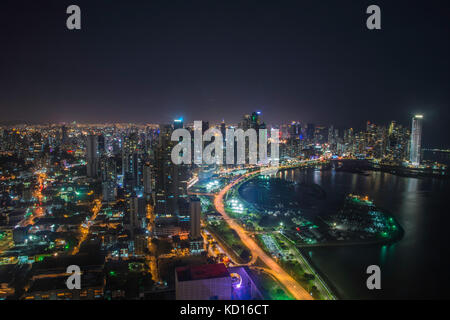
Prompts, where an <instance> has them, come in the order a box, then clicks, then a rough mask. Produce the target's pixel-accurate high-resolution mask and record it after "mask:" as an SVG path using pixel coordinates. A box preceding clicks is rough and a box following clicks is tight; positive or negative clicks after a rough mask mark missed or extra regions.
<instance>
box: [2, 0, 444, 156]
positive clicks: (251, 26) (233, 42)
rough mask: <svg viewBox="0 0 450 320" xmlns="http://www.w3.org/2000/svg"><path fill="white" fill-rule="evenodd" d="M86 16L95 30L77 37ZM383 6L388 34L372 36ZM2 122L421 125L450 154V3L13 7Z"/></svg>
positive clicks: (8, 8)
mask: <svg viewBox="0 0 450 320" xmlns="http://www.w3.org/2000/svg"><path fill="white" fill-rule="evenodd" d="M70 4H77V5H79V6H80V7H81V14H82V22H81V24H82V30H80V31H70V30H68V29H67V28H66V18H67V17H68V15H67V14H66V8H67V6H68V5H70ZM370 4H377V5H379V6H380V7H381V16H382V30H375V31H370V30H368V29H367V28H366V18H367V17H368V15H367V14H366V13H365V12H366V8H367V6H368V5H370ZM0 40H1V42H0V111H1V119H0V120H1V121H8V120H24V121H42V122H49V121H51V122H62V121H73V120H76V121H79V122H107V121H119V122H125V121H134V122H150V123H161V122H169V121H171V119H173V118H175V117H179V116H183V117H184V118H185V120H186V121H193V120H209V121H211V122H215V121H221V120H222V119H225V121H226V122H236V121H238V120H239V119H241V117H242V115H243V114H244V113H250V112H252V111H254V110H261V111H262V112H263V117H264V120H265V121H266V122H268V123H274V124H276V123H280V122H287V121H291V120H299V121H302V122H313V123H316V124H324V125H329V124H334V125H335V126H338V127H350V126H351V127H364V125H365V122H366V121H367V120H371V121H373V122H375V123H379V124H387V123H388V122H389V121H390V120H397V121H399V122H400V123H403V124H405V125H410V118H411V116H412V115H413V114H414V113H423V114H424V116H425V122H424V145H425V146H426V147H450V138H449V137H450V134H449V133H450V125H449V124H450V111H449V107H450V81H449V75H450V72H449V71H450V67H449V57H450V1H437V0H430V1H425V0H422V1H411V0H408V1H399V0H395V1H394V0H390V1H362V0H361V1H357V0H339V1H338V0H335V1H325V0H311V1H301V0H296V1H284V0H276V1H275V0H273V1H245V0H240V1H234V0H227V1H222V0H208V1H195V0H183V1H173V0H164V1H154V0H146V1H144V0H142V1H136V0H135V1H130V0H127V1H123V0H114V1H113V0H109V1H99V0H90V1H79V0H71V1H63V0H55V1H49V0H42V1H20V0H14V1H9V0H7V1H2V4H1V7H0Z"/></svg>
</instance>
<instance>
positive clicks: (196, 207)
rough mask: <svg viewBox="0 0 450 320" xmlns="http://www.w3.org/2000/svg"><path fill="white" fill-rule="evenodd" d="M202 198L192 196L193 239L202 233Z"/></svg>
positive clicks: (191, 234) (191, 235)
mask: <svg viewBox="0 0 450 320" xmlns="http://www.w3.org/2000/svg"><path fill="white" fill-rule="evenodd" d="M201 208H202V207H201V203H200V199H199V198H198V197H192V198H191V203H190V215H191V219H190V220H191V233H190V237H191V239H198V238H200V237H201V234H200V216H201V213H202V209H201Z"/></svg>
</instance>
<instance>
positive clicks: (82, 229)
mask: <svg viewBox="0 0 450 320" xmlns="http://www.w3.org/2000/svg"><path fill="white" fill-rule="evenodd" d="M101 208H102V201H101V199H95V200H94V207H93V208H92V216H91V218H90V219H89V221H88V223H87V224H86V227H83V226H82V225H81V226H80V233H81V237H80V241H79V242H78V244H77V245H76V246H75V247H74V248H73V251H72V255H76V254H77V253H78V252H79V251H80V247H81V245H82V244H83V242H84V241H86V239H87V236H88V235H89V230H90V227H91V224H92V223H93V222H94V221H95V219H96V218H97V214H98V213H99V212H100V209H101Z"/></svg>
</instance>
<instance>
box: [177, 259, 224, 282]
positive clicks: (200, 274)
mask: <svg viewBox="0 0 450 320" xmlns="http://www.w3.org/2000/svg"><path fill="white" fill-rule="evenodd" d="M175 272H176V273H177V278H178V281H192V280H205V279H214V278H225V277H230V273H229V272H228V270H227V268H226V267H225V265H224V264H223V263H217V264H203V265H198V266H187V267H178V268H176V269H175Z"/></svg>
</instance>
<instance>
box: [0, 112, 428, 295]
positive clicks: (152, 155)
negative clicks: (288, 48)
mask: <svg viewBox="0 0 450 320" xmlns="http://www.w3.org/2000/svg"><path fill="white" fill-rule="evenodd" d="M211 127H215V128H217V129H219V130H220V131H221V132H222V133H223V138H224V139H225V130H226V129H227V128H228V127H233V128H236V127H237V128H242V129H243V130H248V129H256V130H259V129H267V131H268V132H270V130H271V129H278V130H279V132H280V141H281V145H280V155H281V158H282V159H289V158H296V159H311V158H313V159H314V158H323V159H331V158H333V157H339V158H351V159H359V158H363V159H378V160H380V161H386V162H391V163H395V164H399V165H400V164H402V163H412V164H414V165H418V164H419V163H420V155H421V146H420V135H421V124H420V119H419V118H418V117H417V116H416V117H415V118H414V120H413V127H412V133H411V131H410V129H409V127H405V126H402V125H400V124H397V123H396V122H394V121H393V122H391V123H390V124H389V125H388V126H378V125H375V124H373V123H371V122H367V126H366V130H364V131H356V130H353V129H351V128H350V129H344V130H342V129H340V130H339V129H337V128H335V127H334V126H330V127H324V126H318V125H314V124H311V123H308V124H306V125H304V124H302V123H300V122H292V123H290V124H287V125H281V126H270V125H266V123H264V122H263V121H262V119H261V113H260V112H253V113H252V114H251V115H245V116H244V117H243V119H242V121H241V122H239V123H238V124H237V125H227V124H225V122H223V121H222V123H219V124H217V125H212V126H211ZM179 128H186V129H188V130H191V132H192V130H193V126H192V124H185V123H184V122H183V119H176V120H175V121H174V122H173V123H171V124H163V125H156V124H142V125H137V124H89V125H88V124H78V123H75V122H74V123H68V124H63V125H61V124H50V125H9V126H4V127H2V128H1V130H0V135H1V139H0V192H1V193H0V280H1V283H0V285H1V287H0V298H6V297H14V298H22V299H53V298H58V299H59V298H61V299H72V298H74V299H75V298H76V299H82V298H89V299H91V298H102V299H103V298H138V297H140V298H142V297H145V296H146V295H148V294H150V295H151V294H155V292H157V293H158V294H164V292H166V291H167V290H168V291H169V292H170V288H172V289H173V288H174V284H173V280H174V279H173V272H172V277H169V278H172V283H171V284H170V283H169V284H167V281H166V279H167V277H162V276H161V275H163V274H164V270H162V269H164V268H163V267H161V265H160V264H159V263H158V261H159V260H158V259H159V258H161V257H169V258H170V257H192V256H197V258H198V259H200V261H203V262H205V263H206V262H207V259H209V258H211V254H210V251H209V246H210V244H211V241H210V240H211V236H210V235H207V236H205V235H204V234H203V233H202V227H201V223H202V213H204V212H203V211H204V209H205V207H208V206H211V202H208V201H207V200H205V199H202V201H200V200H199V198H197V197H196V196H195V194H189V193H188V189H189V188H190V187H192V186H193V185H194V184H196V183H197V182H199V181H200V182H202V181H203V182H205V188H204V190H203V191H202V192H204V193H206V194H208V193H211V192H217V190H219V189H220V187H221V183H219V181H218V180H216V181H212V180H211V179H213V178H214V177H217V176H218V175H220V172H227V170H230V169H236V166H234V165H225V164H224V165H223V166H221V167H218V166H203V165H194V164H192V165H187V164H181V165H174V164H173V163H172V161H171V151H172V148H173V146H174V145H175V144H176V143H177V141H172V139H171V136H172V132H173V131H174V130H176V129H179ZM208 128H210V125H209V122H206V121H202V132H203V133H204V132H205V131H206V130H208ZM227 143H230V142H229V141H226V139H225V141H224V144H223V146H224V148H226V145H227ZM247 150H248V147H247ZM410 160H411V161H410ZM237 167H238V168H237V169H240V168H242V169H245V167H246V165H240V166H237ZM232 179H233V176H232V175H231V176H230V177H228V176H226V178H225V180H224V181H225V182H226V181H231V180H232ZM200 189H201V188H200ZM200 189H198V190H200ZM217 256H218V257H222V258H223V256H224V253H223V252H220V253H219V254H217ZM202 259H203V260H202ZM209 262H211V263H215V262H222V260H221V259H219V260H217V259H215V260H214V259H212V260H211V261H209ZM68 265H78V266H80V267H81V268H82V270H83V274H84V277H83V279H84V280H83V281H84V282H83V286H84V287H83V290H84V291H79V292H78V291H77V293H76V294H74V292H72V291H70V290H69V291H68V289H67V286H66V284H65V279H66V275H65V269H66V268H67V266H68ZM171 267H172V269H171V270H174V268H175V266H174V265H172V266H171ZM227 277H228V276H227ZM179 280H180V279H178V281H179ZM227 281H228V280H227ZM169 282H170V281H169ZM171 285H172V286H171ZM158 290H159V291H158ZM164 290H166V291H164ZM161 292H162V293H161ZM172 294H173V293H172Z"/></svg>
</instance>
